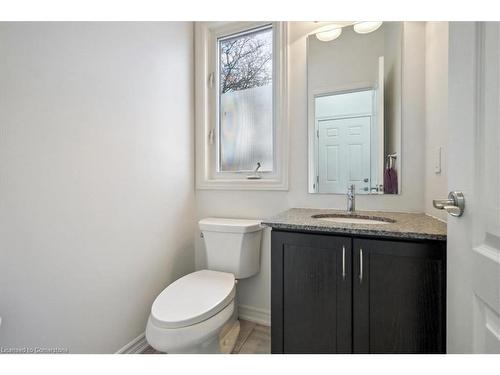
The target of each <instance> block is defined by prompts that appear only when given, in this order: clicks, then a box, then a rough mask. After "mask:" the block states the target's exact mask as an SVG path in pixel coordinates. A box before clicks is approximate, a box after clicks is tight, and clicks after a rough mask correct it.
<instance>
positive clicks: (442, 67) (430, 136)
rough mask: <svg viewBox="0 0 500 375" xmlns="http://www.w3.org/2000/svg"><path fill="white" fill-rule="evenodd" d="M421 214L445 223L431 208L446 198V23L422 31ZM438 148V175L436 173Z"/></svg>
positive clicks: (443, 214) (431, 24)
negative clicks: (423, 42)
mask: <svg viewBox="0 0 500 375" xmlns="http://www.w3.org/2000/svg"><path fill="white" fill-rule="evenodd" d="M425 107H426V110H425V212H426V213H427V214H429V215H432V216H435V217H437V218H439V219H442V220H446V218H447V216H448V215H447V213H446V212H445V211H443V210H436V209H435V208H434V207H433V206H432V200H433V199H444V198H446V197H448V190H447V189H448V186H447V185H448V175H447V169H448V167H447V155H448V151H447V143H448V142H447V139H448V22H427V24H426V29H425ZM439 147H441V148H442V151H441V173H439V174H436V173H435V171H434V166H435V164H436V155H437V149H438V148H439Z"/></svg>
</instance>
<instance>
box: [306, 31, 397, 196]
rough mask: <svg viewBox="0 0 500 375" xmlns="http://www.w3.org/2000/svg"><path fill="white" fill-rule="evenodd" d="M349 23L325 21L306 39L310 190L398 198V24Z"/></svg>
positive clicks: (313, 191)
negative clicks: (353, 190)
mask: <svg viewBox="0 0 500 375" xmlns="http://www.w3.org/2000/svg"><path fill="white" fill-rule="evenodd" d="M319 26H320V25H318V27H319ZM354 26H356V23H354V22H339V23H329V24H327V25H324V26H321V27H320V28H319V29H318V30H316V32H314V33H312V34H310V35H309V36H308V39H307V79H308V129H309V130H308V131H309V192H310V193H331V194H346V192H347V187H348V186H349V185H352V184H354V185H355V186H356V193H357V194H398V193H400V191H401V183H400V181H401V170H400V166H401V157H400V155H401V91H402V87H401V83H402V79H401V76H402V74H401V72H402V43H403V24H402V23H401V22H384V23H382V25H381V26H379V27H378V28H377V29H376V30H374V31H371V32H368V33H363V34H362V33H360V32H359V31H360V30H362V29H363V28H362V27H359V24H358V27H356V28H357V30H358V32H357V31H355V27H354ZM332 28H333V29H336V30H332ZM325 30H326V32H324V31H325ZM339 30H340V32H339ZM317 31H320V32H322V33H321V34H317ZM331 37H335V39H333V40H328V39H330V38H331ZM325 39H326V41H325Z"/></svg>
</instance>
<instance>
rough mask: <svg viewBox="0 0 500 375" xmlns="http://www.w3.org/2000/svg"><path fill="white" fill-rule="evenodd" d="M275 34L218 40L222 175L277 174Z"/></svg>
mask: <svg viewBox="0 0 500 375" xmlns="http://www.w3.org/2000/svg"><path fill="white" fill-rule="evenodd" d="M272 75H273V33H272V27H271V26H267V27H264V28H260V29H258V30H253V31H251V32H246V33H240V34H238V35H236V36H231V37H228V38H221V39H219V106H220V107H219V171H221V172H238V171H250V170H253V169H255V167H256V165H257V163H258V162H260V163H261V168H260V170H261V171H272V170H273V143H274V142H273V82H272Z"/></svg>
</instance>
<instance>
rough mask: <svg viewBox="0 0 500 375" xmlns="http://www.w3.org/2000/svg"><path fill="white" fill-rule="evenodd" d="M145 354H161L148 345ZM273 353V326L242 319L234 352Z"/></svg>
mask: <svg viewBox="0 0 500 375" xmlns="http://www.w3.org/2000/svg"><path fill="white" fill-rule="evenodd" d="M143 353H144V354H159V352H157V351H156V350H154V349H153V348H152V347H148V348H147V349H146V350H145V351H144V352H143ZM269 353H271V328H270V327H266V326H262V325H260V324H256V323H252V322H249V321H247V320H240V334H239V336H238V340H237V341H236V345H235V346H234V350H233V354H269Z"/></svg>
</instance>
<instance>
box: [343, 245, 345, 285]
mask: <svg viewBox="0 0 500 375" xmlns="http://www.w3.org/2000/svg"><path fill="white" fill-rule="evenodd" d="M342 278H343V279H344V280H345V246H342Z"/></svg>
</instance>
